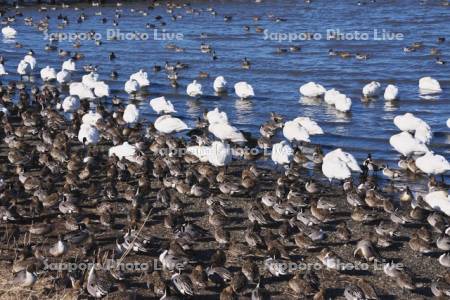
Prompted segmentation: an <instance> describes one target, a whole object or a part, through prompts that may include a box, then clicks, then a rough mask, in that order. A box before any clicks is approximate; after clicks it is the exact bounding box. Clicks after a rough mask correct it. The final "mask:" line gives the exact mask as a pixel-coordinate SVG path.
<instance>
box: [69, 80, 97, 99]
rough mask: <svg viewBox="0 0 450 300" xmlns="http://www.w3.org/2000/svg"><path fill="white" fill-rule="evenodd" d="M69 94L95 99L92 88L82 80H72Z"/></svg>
mask: <svg viewBox="0 0 450 300" xmlns="http://www.w3.org/2000/svg"><path fill="white" fill-rule="evenodd" d="M69 94H70V95H71V96H78V98H80V99H88V100H92V99H95V95H94V93H93V92H92V90H91V89H90V88H89V87H88V86H86V85H84V84H83V83H82V82H72V83H71V84H70V86H69Z"/></svg>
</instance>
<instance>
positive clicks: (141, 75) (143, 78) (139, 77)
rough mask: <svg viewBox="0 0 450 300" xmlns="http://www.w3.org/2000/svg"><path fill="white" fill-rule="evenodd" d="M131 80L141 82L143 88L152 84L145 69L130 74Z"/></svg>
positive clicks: (140, 85)
mask: <svg viewBox="0 0 450 300" xmlns="http://www.w3.org/2000/svg"><path fill="white" fill-rule="evenodd" d="M130 79H131V80H136V81H137V83H138V84H139V87H141V88H143V87H146V86H149V85H150V81H149V80H148V75H147V72H144V70H142V69H141V70H139V71H138V72H136V73H134V74H132V75H131V76H130Z"/></svg>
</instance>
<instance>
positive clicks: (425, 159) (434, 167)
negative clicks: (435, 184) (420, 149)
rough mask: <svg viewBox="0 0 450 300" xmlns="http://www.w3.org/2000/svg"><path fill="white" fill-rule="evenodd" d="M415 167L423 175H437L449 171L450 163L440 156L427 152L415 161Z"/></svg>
mask: <svg viewBox="0 0 450 300" xmlns="http://www.w3.org/2000/svg"><path fill="white" fill-rule="evenodd" d="M416 166H417V167H418V168H419V169H420V170H421V171H422V172H424V173H425V174H428V175H439V174H443V173H445V172H447V171H450V163H449V162H448V161H447V160H446V159H445V157H443V156H442V155H437V154H433V152H431V151H430V152H427V153H426V154H425V155H424V156H421V157H419V158H417V159H416Z"/></svg>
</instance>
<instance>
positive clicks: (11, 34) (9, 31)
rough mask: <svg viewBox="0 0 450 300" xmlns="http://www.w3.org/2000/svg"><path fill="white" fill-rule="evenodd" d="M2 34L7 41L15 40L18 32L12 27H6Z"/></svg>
mask: <svg viewBox="0 0 450 300" xmlns="http://www.w3.org/2000/svg"><path fill="white" fill-rule="evenodd" d="M2 34H3V37H4V38H5V39H13V38H15V37H16V35H17V31H16V30H15V29H14V28H12V27H10V26H6V27H3V28H2Z"/></svg>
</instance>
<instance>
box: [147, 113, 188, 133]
mask: <svg viewBox="0 0 450 300" xmlns="http://www.w3.org/2000/svg"><path fill="white" fill-rule="evenodd" d="M155 128H156V130H158V131H159V132H162V133H172V132H180V131H183V130H186V129H189V127H188V126H187V125H186V123H184V122H183V121H181V120H180V119H178V118H174V117H172V116H171V115H164V116H160V117H159V118H157V119H156V120H155Z"/></svg>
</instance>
